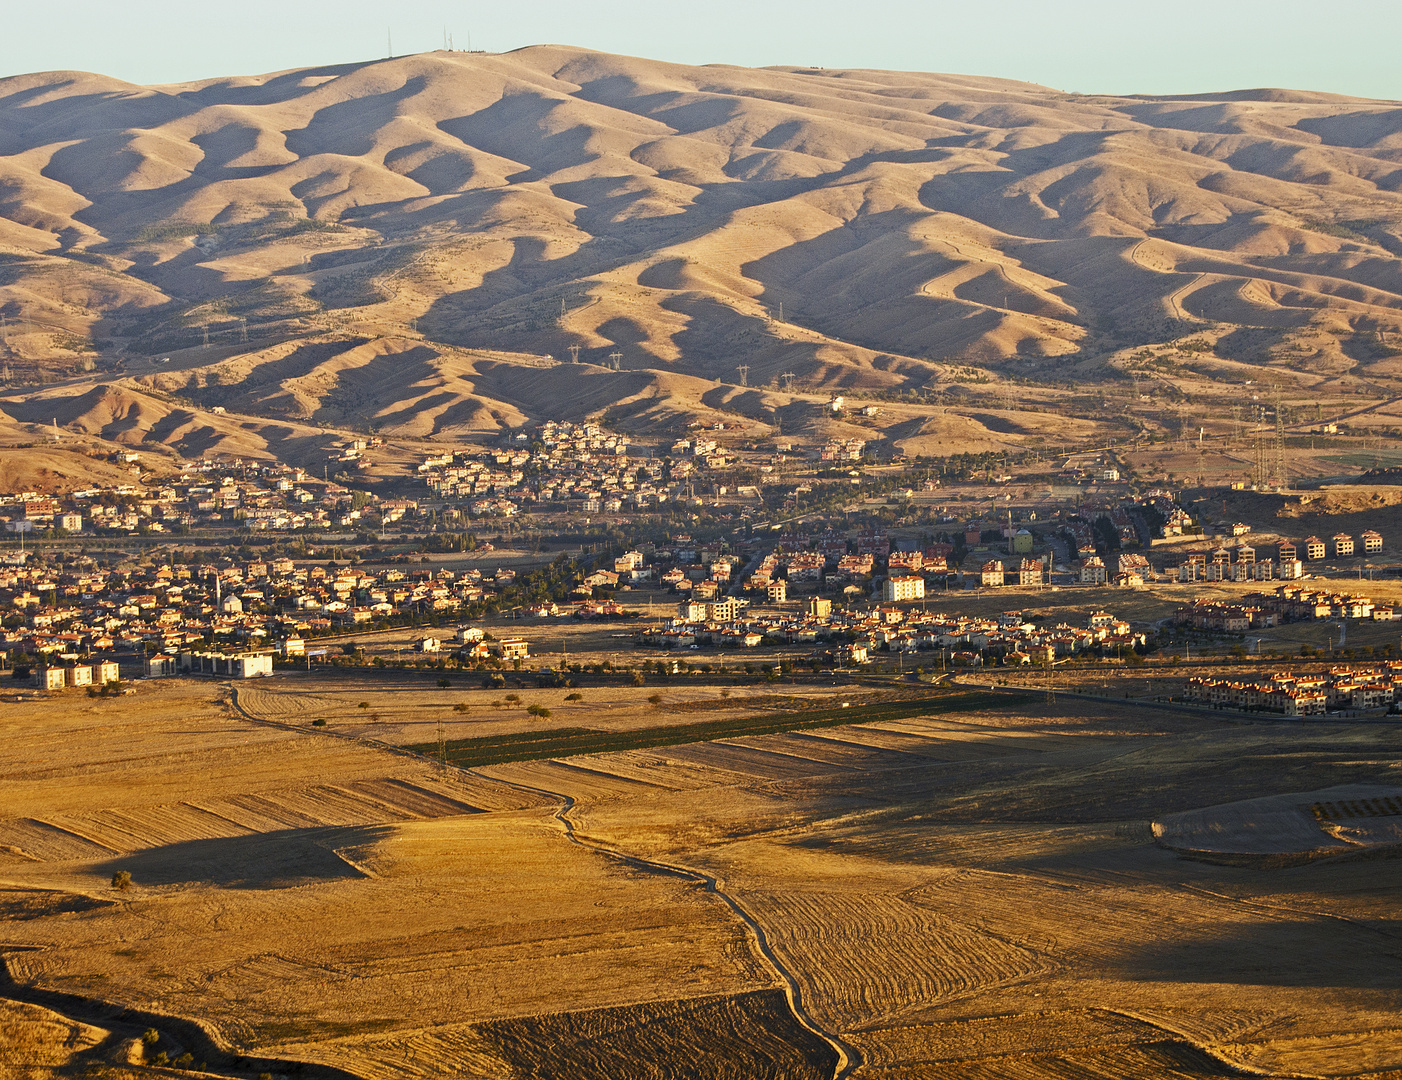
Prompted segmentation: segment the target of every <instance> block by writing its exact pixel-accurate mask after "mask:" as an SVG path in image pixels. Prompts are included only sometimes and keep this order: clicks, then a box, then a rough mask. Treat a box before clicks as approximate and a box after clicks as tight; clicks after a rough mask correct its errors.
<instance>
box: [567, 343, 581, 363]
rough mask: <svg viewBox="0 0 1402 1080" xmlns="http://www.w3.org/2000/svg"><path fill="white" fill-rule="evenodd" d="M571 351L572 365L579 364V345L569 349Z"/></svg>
mask: <svg viewBox="0 0 1402 1080" xmlns="http://www.w3.org/2000/svg"><path fill="white" fill-rule="evenodd" d="M569 350H570V363H572V364H577V363H579V346H578V345H571V346H570V347H569Z"/></svg>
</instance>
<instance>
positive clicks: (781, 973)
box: [229, 683, 862, 1080]
mask: <svg viewBox="0 0 1402 1080" xmlns="http://www.w3.org/2000/svg"><path fill="white" fill-rule="evenodd" d="M229 689H230V691H231V693H230V704H231V705H232V706H233V708H234V710H235V711H236V712H237V713H238V714H239V715H240V716H241V717H243V718H244V719H245V720H249V721H251V722H252V723H255V724H262V725H265V726H267V727H278V728H283V729H284V730H291V731H299V732H306V733H309V734H316V735H329V736H331V737H333V738H339V739H345V740H348V741H350V742H356V743H361V744H363V745H369V746H373V747H375V749H377V750H388V751H390V752H391V753H395V754H399V755H400V756H402V757H412V758H416V759H418V760H420V761H427V762H430V763H432V764H434V765H437V766H439V767H440V768H447V769H454V770H456V771H459V772H462V773H465V774H467V775H469V776H472V777H475V778H476V779H478V780H482V781H485V782H487V783H492V784H504V785H505V786H507V787H511V788H515V789H516V790H518V791H524V792H527V793H529V794H532V795H538V796H540V797H542V798H545V799H550V800H556V801H558V802H559V803H560V806H559V808H558V809H557V810H556V811H555V813H554V814H553V815H551V817H552V820H554V821H557V822H559V823H560V827H561V828H562V829H563V830H564V833H565V838H566V839H567V840H568V841H569V842H570V843H572V844H577V845H578V846H580V847H582V848H586V849H587V850H589V851H593V852H596V853H598V854H600V855H603V856H605V857H606V858H610V859H615V860H617V861H618V862H620V863H622V864H623V865H625V866H631V867H634V868H636V869H639V870H654V871H662V872H663V873H667V874H672V875H674V876H676V877H681V878H685V879H686V880H688V881H694V882H697V883H698V884H700V885H701V886H702V887H703V888H704V889H705V890H706V891H707V892H708V893H711V894H712V895H713V896H715V897H717V898H718V899H719V900H720V901H721V902H722V903H723V904H725V906H726V907H728V908H729V909H730V910H731V912H733V913H734V915H735V917H736V918H738V919H739V920H740V921H741V922H742V923H743V924H744V925H745V929H746V930H747V931H748V932H749V934H750V937H751V938H752V939H753V941H754V944H755V948H756V950H757V951H758V952H759V954H760V956H762V957H763V958H764V960H765V962H766V963H767V964H768V965H769V967H770V969H771V970H773V972H774V974H775V975H777V976H778V978H779V981H780V982H781V983H782V984H783V987H784V997H785V998H786V999H787V1000H788V1003H789V1009H790V1010H791V1011H792V1012H793V1015H794V1018H795V1019H796V1020H797V1021H798V1022H799V1023H800V1024H802V1025H803V1026H804V1027H805V1028H807V1029H808V1030H809V1031H810V1032H812V1033H813V1034H814V1035H815V1036H817V1037H818V1038H819V1039H822V1040H823V1042H825V1043H827V1044H828V1045H829V1046H830V1047H832V1049H833V1051H834V1052H835V1053H836V1054H837V1068H836V1070H835V1071H834V1072H833V1080H846V1078H847V1077H848V1076H850V1075H851V1074H852V1072H853V1070H855V1069H856V1068H857V1067H858V1066H859V1065H861V1063H862V1055H861V1052H860V1051H858V1050H857V1049H856V1048H855V1047H854V1046H851V1045H850V1044H849V1043H847V1042H846V1041H845V1040H843V1039H842V1038H841V1036H839V1035H836V1034H833V1033H831V1032H828V1031H827V1030H826V1029H825V1028H823V1027H822V1025H820V1024H819V1023H818V1022H817V1021H816V1020H814V1019H813V1017H812V1016H811V1015H810V1014H809V1012H808V1010H807V1009H806V1008H805V1007H804V1004H803V991H802V990H801V989H800V987H799V985H798V979H797V978H796V977H795V976H794V974H793V973H792V972H791V971H789V969H788V968H787V967H785V966H784V963H783V961H782V960H780V959H779V957H778V956H777V955H776V954H775V952H774V949H773V947H772V946H771V945H770V944H769V937H768V935H766V934H765V932H764V927H762V926H761V925H760V924H759V920H758V919H756V918H755V917H754V916H753V915H752V914H750V912H749V911H747V910H746V909H745V907H744V906H743V905H742V904H741V903H740V901H738V900H737V899H736V898H735V897H734V896H732V895H731V894H730V893H728V892H726V890H725V883H724V881H722V880H721V879H720V878H716V877H713V876H711V875H710V874H706V873H703V872H702V871H700V870H693V869H692V868H691V867H688V866H681V865H679V864H676V863H667V862H661V861H659V860H657V859H647V858H644V857H643V856H641V855H630V854H628V853H627V852H625V851H619V850H618V849H617V848H614V847H610V846H609V845H608V844H604V843H601V842H600V841H598V840H593V839H589V838H587V837H584V836H582V835H581V834H580V833H579V832H577V831H576V829H575V824H574V822H573V821H571V820H570V816H569V815H570V811H571V810H573V809H574V808H575V800H574V798H573V797H572V796H569V795H565V794H562V793H561V792H558V791H549V790H547V789H545V788H536V787H531V786H530V785H529V784H522V783H520V782H518V781H515V780H503V779H502V778H501V777H497V776H488V775H486V774H484V773H480V772H478V771H477V770H476V769H470V768H460V767H459V766H456V765H445V764H444V763H443V762H440V761H438V760H437V759H436V758H432V757H429V756H428V755H425V754H419V753H416V752H415V751H413V750H406V749H405V748H404V747H402V746H394V745H393V744H391V743H387V742H381V741H380V740H379V739H372V738H367V737H365V736H363V735H350V734H347V733H344V732H339V731H329V730H324V729H322V728H312V727H308V726H307V725H303V724H284V723H281V722H279V721H277V720H268V719H264V718H262V717H257V716H254V715H253V714H252V713H250V712H249V711H248V710H247V709H246V708H245V707H244V706H243V705H242V704H241V703H240V702H239V695H238V691H239V688H238V686H236V685H234V684H232V683H231V684H229Z"/></svg>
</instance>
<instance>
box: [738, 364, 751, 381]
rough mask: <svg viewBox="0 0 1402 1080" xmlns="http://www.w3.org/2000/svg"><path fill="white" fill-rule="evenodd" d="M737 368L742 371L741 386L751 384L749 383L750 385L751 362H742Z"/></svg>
mask: <svg viewBox="0 0 1402 1080" xmlns="http://www.w3.org/2000/svg"><path fill="white" fill-rule="evenodd" d="M735 370H736V371H738V372H739V373H740V385H741V386H749V385H750V365H749V364H741V365H740V366H739V367H738V368H736V369H735Z"/></svg>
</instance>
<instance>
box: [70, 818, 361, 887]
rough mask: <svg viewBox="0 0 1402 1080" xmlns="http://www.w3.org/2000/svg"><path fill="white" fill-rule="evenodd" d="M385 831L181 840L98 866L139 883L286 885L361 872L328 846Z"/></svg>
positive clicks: (304, 831)
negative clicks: (123, 874) (121, 872)
mask: <svg viewBox="0 0 1402 1080" xmlns="http://www.w3.org/2000/svg"><path fill="white" fill-rule="evenodd" d="M386 831H387V830H385V829H381V828H373V827H372V828H361V829H354V830H348V829H345V828H325V829H284V830H280V831H278V832H265V833H255V834H253V835H252V836H228V837H220V838H217V839H213V840H186V841H184V842H182V843H179V844H167V845H166V846H165V847H158V848H148V849H147V850H145V851H134V852H132V853H131V854H130V855H121V856H118V857H117V858H115V859H111V860H109V861H108V862H106V863H103V864H102V865H100V866H99V867H97V869H98V870H99V871H100V872H101V873H103V874H104V875H105V874H115V873H116V872H117V871H119V870H126V871H127V872H128V873H130V874H131V879H132V883H133V884H134V885H138V886H139V885H179V884H186V883H195V882H199V883H202V884H207V885H214V886H218V887H220V888H226V889H286V888H291V887H292V886H295V885H307V884H310V883H312V882H315V881H335V880H338V879H346V878H360V877H365V876H366V875H365V874H364V873H362V872H361V871H360V870H358V869H356V868H355V867H354V866H352V865H351V864H350V863H348V862H346V861H345V860H344V859H342V858H341V857H340V856H338V855H337V854H336V853H335V851H333V850H332V848H333V847H334V846H337V845H339V844H345V843H348V842H357V843H364V842H366V841H373V840H374V839H375V838H377V837H378V836H379V835H380V834H382V833H384V832H386ZM352 833H353V837H354V839H353V840H352V835H351V834H352Z"/></svg>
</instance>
